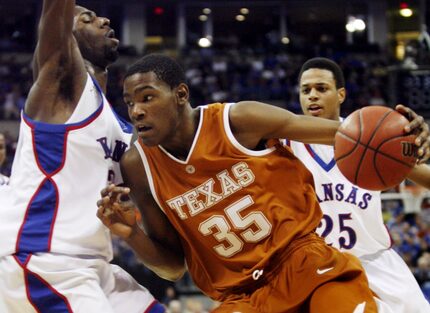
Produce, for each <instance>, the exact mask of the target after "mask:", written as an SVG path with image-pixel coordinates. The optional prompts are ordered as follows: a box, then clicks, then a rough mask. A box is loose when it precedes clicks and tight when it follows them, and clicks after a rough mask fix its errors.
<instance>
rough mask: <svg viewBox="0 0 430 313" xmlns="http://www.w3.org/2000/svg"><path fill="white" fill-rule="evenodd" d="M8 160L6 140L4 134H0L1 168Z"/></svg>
mask: <svg viewBox="0 0 430 313" xmlns="http://www.w3.org/2000/svg"><path fill="white" fill-rule="evenodd" d="M5 160H6V138H5V136H4V134H3V133H0V166H2V165H3V163H4V161H5Z"/></svg>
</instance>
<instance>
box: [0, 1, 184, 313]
mask: <svg viewBox="0 0 430 313" xmlns="http://www.w3.org/2000/svg"><path fill="white" fill-rule="evenodd" d="M38 30H39V32H38V43H37V46H36V50H35V53H34V62H33V64H34V68H33V70H34V72H33V75H34V81H35V83H34V85H33V86H32V88H31V90H30V92H29V95H28V99H27V102H26V104H25V108H24V111H23V113H22V115H21V117H22V118H21V125H20V133H19V141H18V145H17V152H16V154H15V159H14V163H13V167H12V173H11V176H10V182H9V186H7V188H6V187H3V188H6V190H7V193H6V192H2V191H1V190H2V189H3V188H0V192H2V194H0V208H1V209H0V238H1V240H0V277H1V278H0V302H4V305H5V306H6V308H0V311H1V312H2V313H17V312H19V313H34V312H39V313H48V312H49V313H59V312H64V313H65V312H67V313H72V312H73V313H90V312H103V313H122V312H128V313H131V312H133V313H142V312H146V313H162V312H165V309H164V307H163V306H162V305H161V304H160V303H158V302H157V301H156V300H155V299H154V297H153V296H152V295H151V294H150V293H149V291H148V290H147V289H145V288H144V287H142V286H140V285H139V284H138V283H137V282H136V281H135V280H134V279H133V278H132V277H131V276H130V275H129V274H128V273H126V272H125V271H124V270H122V269H121V268H119V267H118V266H116V265H113V264H110V261H111V259H112V245H111V237H110V233H109V231H108V230H107V229H106V227H104V226H103V225H102V223H100V220H99V219H97V218H96V216H95V215H96V211H97V206H96V201H97V199H98V196H99V190H100V189H101V188H103V187H105V186H106V185H107V184H108V181H117V182H121V181H122V180H121V177H120V174H121V173H120V171H119V159H120V157H121V155H122V153H123V152H124V151H125V150H126V149H127V147H128V146H129V145H130V139H131V135H132V126H131V125H128V124H126V123H124V122H123V121H121V120H120V119H119V117H118V116H117V115H116V114H115V112H114V111H113V109H112V108H111V106H110V105H109V103H108V102H107V99H106V97H105V95H104V91H105V89H106V80H107V67H108V66H109V65H110V64H111V63H112V62H114V61H115V60H116V58H117V57H118V51H117V49H118V44H119V41H118V40H117V39H116V38H115V33H114V31H113V30H112V29H111V27H110V22H109V19H107V18H104V17H98V16H97V15H96V14H95V13H94V12H93V11H90V10H88V9H86V8H83V7H80V6H76V5H75V1H74V0H44V1H43V8H42V13H41V17H40V22H39V28H38ZM157 252H158V250H157ZM147 253H148V254H150V253H151V251H150V247H149V246H148V247H147ZM168 253H169V251H166V252H165V253H164V254H163V255H162V256H163V257H164V258H166V260H168V261H169V264H171V261H172V260H174V259H175V256H176V254H173V255H172V256H170V257H169V254H168ZM177 259H179V262H180V265H181V268H182V263H183V259H181V258H180V257H177ZM158 261H159V262H161V261H162V258H158Z"/></svg>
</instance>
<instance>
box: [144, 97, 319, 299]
mask: <svg viewBox="0 0 430 313" xmlns="http://www.w3.org/2000/svg"><path fill="white" fill-rule="evenodd" d="M231 105H232V104H220V103H216V104H212V105H208V106H205V107H201V108H200V110H201V111H200V122H199V126H198V129H197V132H196V135H195V138H194V142H193V144H192V147H191V150H190V152H189V154H188V157H187V159H186V160H185V161H183V160H179V159H177V158H176V157H175V156H173V155H171V154H170V153H169V152H167V151H166V150H165V149H163V147H161V146H157V147H146V146H144V145H143V144H142V143H141V142H137V143H136V146H137V148H138V150H139V152H140V155H141V157H142V161H143V163H144V166H145V169H146V173H147V175H148V181H149V183H150V188H151V191H152V194H153V196H154V198H155V200H156V201H157V202H158V204H159V206H160V207H161V209H162V210H163V211H164V212H165V214H166V215H167V217H168V218H169V220H170V221H171V223H172V224H173V226H174V227H175V229H176V230H177V231H178V233H179V234H180V235H181V238H182V242H183V247H184V251H185V256H186V261H187V265H188V269H189V271H190V273H191V275H192V277H193V280H194V282H195V283H196V285H197V286H198V287H199V288H200V289H201V290H202V291H203V292H205V293H206V294H207V295H209V296H210V297H212V298H214V299H222V298H223V297H224V296H225V293H228V291H229V290H231V289H235V288H237V287H238V286H239V287H240V286H245V285H247V284H250V283H253V282H254V281H253V275H254V276H255V275H257V276H258V271H259V270H260V269H263V268H265V266H266V265H267V264H268V263H269V262H270V259H271V257H273V256H274V254H275V253H276V254H279V253H281V251H283V250H285V248H286V246H287V245H288V244H289V243H290V242H291V241H292V240H294V239H296V238H300V237H303V236H304V235H306V234H308V233H310V232H313V231H314V229H315V228H316V227H317V226H318V223H319V221H320V219H321V216H322V213H321V210H320V207H319V205H318V202H317V198H316V196H315V193H314V189H313V179H312V175H311V174H310V172H308V170H307V169H306V168H305V167H304V165H303V164H302V163H301V162H300V161H299V160H298V159H297V158H296V157H294V156H293V154H292V153H291V152H290V151H289V150H287V149H286V148H284V147H281V146H280V145H276V146H274V147H271V148H270V149H266V150H260V151H253V150H249V149H247V148H245V147H243V146H242V145H240V143H239V142H238V141H237V140H236V139H235V138H234V136H233V134H232V131H231V128H230V125H229V108H230V106H231ZM254 279H255V277H254ZM222 294H224V295H222Z"/></svg>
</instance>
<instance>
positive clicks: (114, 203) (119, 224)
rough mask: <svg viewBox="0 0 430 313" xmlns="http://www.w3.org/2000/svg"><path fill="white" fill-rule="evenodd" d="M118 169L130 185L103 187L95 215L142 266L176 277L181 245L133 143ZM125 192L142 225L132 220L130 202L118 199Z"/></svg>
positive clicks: (181, 257)
mask: <svg viewBox="0 0 430 313" xmlns="http://www.w3.org/2000/svg"><path fill="white" fill-rule="evenodd" d="M121 172H122V175H123V179H124V182H125V185H127V186H129V187H130V188H123V187H115V186H109V187H108V188H107V189H104V190H103V191H102V197H103V198H102V199H101V200H99V201H98V203H97V205H98V206H99V210H98V213H97V215H98V217H99V218H100V219H101V220H102V222H103V223H104V224H105V225H106V226H107V227H108V228H109V229H110V230H111V231H112V232H113V233H114V234H116V235H118V236H120V237H121V238H122V239H124V240H125V241H126V242H127V243H128V244H129V246H130V247H131V248H132V249H133V250H134V251H135V252H136V254H137V255H138V256H139V258H140V259H141V260H142V262H143V263H144V264H145V266H147V267H148V268H149V269H151V270H152V271H154V272H155V273H156V274H157V275H158V276H160V277H162V278H164V279H168V280H178V279H179V278H181V277H182V276H183V274H184V273H185V271H186V267H185V260H184V254H183V251H182V245H181V242H180V240H179V236H178V234H177V232H176V231H175V229H174V228H173V226H172V225H171V224H170V222H169V221H168V219H167V218H166V216H165V215H164V213H163V212H162V211H161V209H160V207H159V206H158V205H157V203H156V202H155V200H154V198H153V197H152V195H151V192H150V189H149V184H148V180H147V178H146V172H145V169H144V166H143V164H142V160H141V158H140V155H139V153H138V151H137V149H136V147H134V146H133V147H132V148H131V149H130V150H129V151H127V152H126V153H125V154H124V156H123V158H122V160H121ZM115 188H116V189H115ZM130 190H131V191H130ZM109 193H110V194H109ZM127 194H130V197H131V199H132V200H133V203H134V204H135V205H136V207H137V208H138V209H139V211H140V212H141V215H142V227H143V229H142V228H141V227H139V226H138V225H137V223H136V221H135V219H136V217H135V212H134V207H133V205H130V203H125V202H123V201H121V200H120V196H121V195H127Z"/></svg>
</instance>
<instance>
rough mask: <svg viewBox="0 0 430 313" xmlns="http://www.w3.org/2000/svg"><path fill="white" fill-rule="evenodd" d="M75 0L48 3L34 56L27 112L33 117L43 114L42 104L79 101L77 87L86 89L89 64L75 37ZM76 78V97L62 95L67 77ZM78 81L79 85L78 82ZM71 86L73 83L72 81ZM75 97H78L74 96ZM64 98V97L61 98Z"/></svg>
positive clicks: (49, 1)
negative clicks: (77, 99) (41, 111)
mask: <svg viewBox="0 0 430 313" xmlns="http://www.w3.org/2000/svg"><path fill="white" fill-rule="evenodd" d="M74 10H75V0H61V1H58V0H44V1H43V8H42V14H41V17H40V21H39V29H38V42H37V46H36V50H35V52H34V56H33V79H34V81H35V84H34V85H33V87H32V89H31V91H30V94H29V100H28V101H27V103H26V107H25V111H26V113H27V114H29V115H30V116H31V117H35V116H37V115H38V113H40V110H43V108H41V107H40V106H41V104H43V105H44V106H48V108H46V110H47V111H49V110H51V109H52V108H50V107H49V106H50V105H52V103H55V102H58V99H59V97H58V96H59V95H60V96H69V97H70V98H69V100H71V101H76V99H74V97H77V96H78V94H79V95H80V93H78V92H76V90H74V88H78V89H79V88H80V89H81V90H82V89H83V87H84V83H85V80H86V70H85V64H84V61H83V59H82V56H81V54H80V51H79V48H78V45H77V43H76V40H75V38H74V37H73V33H72V31H73V24H74V23H73V22H74ZM72 76H73V78H75V80H73V81H74V82H75V83H74V84H75V85H74V86H72V87H74V88H73V90H72V91H71V92H72V94H69V95H62V94H61V93H60V92H61V90H62V89H61V86H62V85H61V84H62V83H64V82H63V80H64V78H66V77H72ZM76 82H78V83H76ZM69 83H70V84H71V83H72V82H69ZM73 96H74V97H73ZM61 98H62V97H60V99H61Z"/></svg>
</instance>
